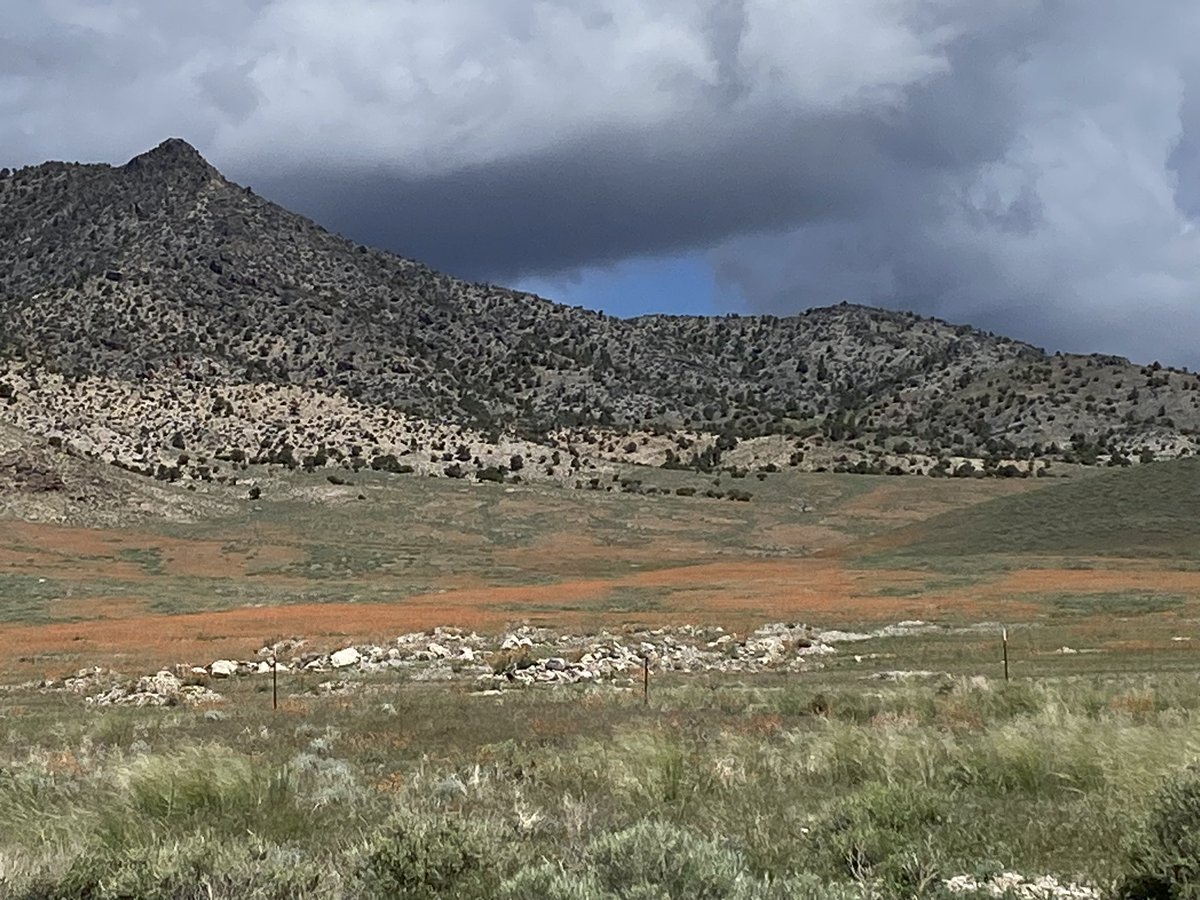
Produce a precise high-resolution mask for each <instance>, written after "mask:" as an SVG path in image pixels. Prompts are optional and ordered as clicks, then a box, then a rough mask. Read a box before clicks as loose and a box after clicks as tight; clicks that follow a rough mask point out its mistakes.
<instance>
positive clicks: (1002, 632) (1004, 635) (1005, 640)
mask: <svg viewBox="0 0 1200 900" xmlns="http://www.w3.org/2000/svg"><path fill="white" fill-rule="evenodd" d="M1000 641H1001V643H1002V644H1003V645H1004V683H1005V684H1008V628H1007V627H1003V628H1001V629H1000Z"/></svg>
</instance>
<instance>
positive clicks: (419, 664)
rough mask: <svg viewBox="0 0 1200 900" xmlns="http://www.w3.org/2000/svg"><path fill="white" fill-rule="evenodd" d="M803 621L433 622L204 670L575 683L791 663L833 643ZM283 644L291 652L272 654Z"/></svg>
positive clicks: (269, 650) (812, 664) (498, 683)
mask: <svg viewBox="0 0 1200 900" xmlns="http://www.w3.org/2000/svg"><path fill="white" fill-rule="evenodd" d="M833 652H834V650H833V648H832V647H831V646H829V645H828V644H827V643H824V642H822V641H820V640H819V639H818V638H817V637H816V635H815V633H814V632H813V631H812V629H810V628H808V627H806V626H803V625H786V624H775V625H766V626H763V627H762V628H759V629H758V630H757V631H755V632H753V633H752V634H750V635H748V636H747V637H746V638H745V639H744V640H738V638H737V637H736V636H735V635H733V634H730V633H728V632H726V631H724V630H723V629H721V628H711V629H707V628H698V627H695V626H689V625H685V626H681V627H678V628H656V629H651V630H641V631H634V632H629V633H622V634H614V633H611V632H608V631H602V632H600V633H599V634H595V635H572V634H558V633H556V632H552V631H549V630H546V629H539V628H528V627H525V628H519V629H517V630H516V631H513V632H511V633H509V634H507V635H505V636H504V637H503V638H501V639H500V640H499V641H495V640H490V641H489V639H488V638H485V637H482V636H480V635H479V634H477V633H476V632H466V631H463V630H461V629H457V628H435V629H433V630H432V631H428V632H414V633H411V634H404V635H401V636H400V637H398V638H396V640H395V641H394V642H393V644H392V645H391V646H387V647H384V646H379V645H360V646H353V647H344V648H342V649H340V650H337V651H336V652H333V653H306V652H303V646H302V643H300V642H295V641H293V642H289V645H288V646H287V647H286V648H285V647H283V646H282V645H275V646H273V647H263V648H262V649H261V650H259V651H258V654H257V658H256V660H255V661H246V662H234V661H232V660H217V661H216V662H214V663H212V664H211V665H210V666H209V667H208V671H209V673H210V674H211V675H213V676H218V674H220V675H221V676H222V677H223V676H226V675H233V674H242V675H246V674H255V673H267V672H270V671H271V662H270V660H272V659H276V660H278V666H279V671H280V672H287V671H306V672H330V671H340V672H346V673H348V672H353V671H359V672H381V671H387V670H404V671H406V672H408V673H409V675H410V677H412V678H414V679H418V680H442V679H446V680H449V679H453V678H473V679H475V681H476V682H477V683H478V686H479V687H480V689H482V690H487V689H496V688H502V687H505V686H509V685H514V684H525V685H529V684H576V683H579V682H597V681H614V680H618V679H621V678H629V677H632V676H633V675H635V674H636V673H637V672H640V671H641V669H642V666H643V664H644V663H645V664H648V665H649V666H650V668H651V669H652V670H653V671H655V672H680V673H694V672H723V673H747V674H750V673H755V672H761V671H766V670H772V671H791V672H799V671H804V670H806V669H812V668H817V667H819V666H820V663H819V662H818V661H817V658H818V657H820V656H822V655H824V654H827V653H833ZM286 653H290V655H291V659H284V658H281V657H282V656H284V655H285V654H286Z"/></svg>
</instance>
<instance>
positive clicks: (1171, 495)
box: [886, 458, 1200, 564]
mask: <svg viewBox="0 0 1200 900" xmlns="http://www.w3.org/2000/svg"><path fill="white" fill-rule="evenodd" d="M1197 509H1200V459H1195V458H1189V459H1178V460H1172V461H1168V462H1159V463H1153V464H1150V465H1143V466H1135V467H1132V468H1129V469H1114V470H1111V471H1105V472H1102V473H1100V474H1097V475H1094V476H1090V477H1086V478H1081V479H1079V480H1072V481H1067V482H1058V483H1054V484H1052V485H1051V486H1049V487H1046V488H1044V489H1040V490H1035V491H1030V492H1027V493H1022V494H1016V495H1013V496H1007V497H999V498H996V499H993V500H988V501H986V502H984V503H980V504H977V505H974V506H970V507H968V508H965V509H958V510H954V511H952V512H948V513H945V514H943V515H941V516H937V517H935V518H933V519H931V520H929V521H928V522H926V523H925V524H924V525H922V526H921V527H920V528H919V529H918V530H917V532H916V535H915V540H914V541H913V542H912V543H911V544H909V545H908V546H906V547H904V548H903V549H901V550H899V551H893V552H890V553H888V554H886V559H887V560H888V561H889V563H892V564H903V563H904V561H905V560H921V559H927V558H938V557H946V556H950V557H957V556H969V555H983V554H1007V555H1013V556H1018V555H1021V554H1043V555H1084V556H1124V557H1143V558H1144V557H1153V558H1175V559H1184V560H1195V559H1196V558H1197V556H1200V516H1197V515H1196V510H1197Z"/></svg>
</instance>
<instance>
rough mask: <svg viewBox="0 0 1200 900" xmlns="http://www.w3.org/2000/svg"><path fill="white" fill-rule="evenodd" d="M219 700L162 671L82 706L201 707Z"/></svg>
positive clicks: (91, 698) (103, 693)
mask: <svg viewBox="0 0 1200 900" xmlns="http://www.w3.org/2000/svg"><path fill="white" fill-rule="evenodd" d="M222 699H223V698H222V697H221V695H220V694H218V693H216V692H215V691H211V690H209V689H208V688H206V687H204V686H203V685H199V684H184V683H183V682H182V681H180V679H179V677H178V676H176V675H175V674H174V673H172V672H170V671H168V670H166V669H162V670H160V671H159V672H156V673H155V674H153V675H144V676H142V677H141V678H139V679H138V680H137V681H136V682H135V683H133V684H127V683H126V684H116V685H113V686H112V687H110V688H109V689H108V690H105V691H101V692H100V693H98V694H93V695H91V696H89V697H87V698H86V699H85V700H84V702H85V703H88V704H90V705H93V706H178V705H181V704H182V705H185V706H200V705H204V704H209V703H218V702H220V701H221V700H222Z"/></svg>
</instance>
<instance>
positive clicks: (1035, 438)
mask: <svg viewBox="0 0 1200 900" xmlns="http://www.w3.org/2000/svg"><path fill="white" fill-rule="evenodd" d="M0 176H2V177H0V344H2V349H3V352H4V353H5V354H6V355H7V356H8V357H9V358H10V363H9V367H10V368H9V372H8V373H7V375H5V374H0V399H7V400H9V401H11V402H12V403H13V404H19V402H20V399H21V397H20V392H19V390H18V387H17V386H16V385H15V384H14V383H13V382H14V377H9V376H13V373H18V374H20V375H21V377H26V376H27V373H29V372H32V373H33V375H34V376H36V375H37V373H38V372H42V371H46V370H50V371H53V372H55V373H58V374H61V375H64V376H67V378H68V380H70V379H75V378H83V377H91V378H103V379H112V380H115V381H119V382H121V383H123V384H135V385H136V384H141V383H144V382H153V383H156V384H159V383H166V384H168V385H175V384H179V383H181V382H193V383H195V382H200V383H203V384H205V385H207V386H209V387H214V386H219V385H224V384H237V385H253V384H277V385H279V384H282V385H291V386H294V387H297V388H300V389H303V390H311V391H314V392H318V393H323V394H339V395H344V396H346V397H348V398H350V399H352V400H354V401H355V402H357V403H359V404H361V405H363V406H365V407H383V408H388V409H392V410H397V411H400V412H403V413H405V414H407V415H409V416H412V417H416V418H423V419H429V420H433V421H438V422H452V423H455V424H458V425H463V426H470V427H472V428H474V429H477V430H479V431H481V432H482V433H483V434H484V435H485V436H487V435H489V434H490V435H492V436H493V438H494V437H495V436H496V435H497V434H498V433H500V432H505V431H508V432H516V433H520V434H522V435H524V436H525V437H526V438H527V439H530V440H535V441H539V442H545V441H547V440H548V439H547V437H546V436H547V435H550V434H556V433H557V434H561V433H562V431H563V429H568V430H570V429H581V430H583V431H584V432H597V433H600V434H602V435H603V434H609V435H616V436H618V437H619V436H621V435H627V434H629V435H633V436H634V437H635V438H637V439H639V440H640V439H641V438H643V437H645V438H649V437H652V436H662V435H668V436H669V435H672V434H676V433H681V432H685V431H686V432H688V433H699V434H701V435H707V436H708V437H707V438H704V439H702V440H699V441H691V442H685V444H684V445H679V446H675V447H672V448H671V450H672V454H673V456H672V457H670V458H668V457H667V456H666V454H665V452H660V453H659V454H657V457H656V459H655V462H656V464H660V463H661V462H669V463H671V464H681V465H700V466H703V467H708V468H711V467H714V466H717V465H720V464H721V462H722V454H723V453H726V452H727V451H728V450H730V449H732V448H733V447H735V446H737V445H738V443H739V442H740V441H745V440H746V439H749V438H755V437H760V438H761V437H763V436H779V437H781V438H783V439H785V440H786V441H787V444H786V445H779V446H776V447H775V449H774V450H773V451H772V453H771V454H766V455H763V454H759V455H754V454H751V455H750V458H749V459H748V460H747V462H748V463H749V464H751V465H753V464H761V465H777V466H778V465H790V466H795V467H799V468H802V469H828V470H835V471H859V472H864V471H865V472H894V473H896V474H901V473H908V472H919V473H923V474H930V473H931V474H938V475H952V474H960V475H966V474H972V473H973V472H975V471H983V472H985V473H987V474H1005V475H1018V474H1026V473H1028V472H1029V471H1031V470H1032V468H1034V467H1033V466H1032V465H1031V463H1030V461H1031V460H1060V459H1061V460H1067V461H1077V462H1082V463H1085V464H1095V463H1110V462H1111V463H1113V464H1118V465H1120V464H1126V463H1131V462H1137V461H1141V460H1144V459H1150V458H1152V457H1156V456H1157V457H1161V456H1176V455H1180V454H1184V453H1189V452H1191V451H1192V450H1193V449H1194V448H1195V446H1196V434H1197V429H1198V428H1200V391H1198V390H1197V388H1198V386H1200V380H1198V379H1197V377H1196V376H1195V375H1193V374H1190V373H1186V372H1182V371H1170V370H1167V369H1164V368H1162V367H1161V366H1159V365H1157V364H1152V365H1148V366H1138V365H1132V364H1130V363H1128V362H1127V361H1125V360H1123V359H1118V358H1112V357H1099V356H1088V357H1085V356H1053V357H1051V356H1048V355H1047V354H1045V353H1044V352H1042V351H1041V350H1038V349H1037V348H1034V347H1031V346H1028V345H1026V344H1021V343H1019V342H1016V341H1012V340H1008V339H1006V338H1002V337H998V336H995V335H992V334H988V333H983V332H980V331H977V330H974V329H972V328H970V327H967V326H964V325H950V324H947V323H945V322H941V321H938V320H935V319H925V318H921V317H918V316H915V315H911V314H907V313H900V312H892V311H887V310H880V309H870V308H865V307H859V306H853V305H848V304H841V305H838V306H831V307H825V308H819V309H811V310H808V311H807V312H804V313H802V314H799V315H796V316H789V317H782V318H780V317H774V316H727V317H718V318H712V317H689V316H645V317H642V318H638V319H633V320H621V319H616V318H613V317H611V316H605V315H602V314H600V313H597V312H592V311H588V310H583V309H579V308H573V307H567V306H563V305H559V304H556V303H552V302H550V301H548V300H545V299H542V298H540V297H536V296H533V295H529V294H524V293H521V292H517V291H512V290H508V289H506V288H502V287H496V286H493V285H485V284H472V283H467V282H464V281H461V280H458V279H455V278H453V277H450V276H448V275H445V274H441V273H438V272H435V271H433V270H431V269H429V268H427V267H426V266H423V265H421V264H420V263H417V262H414V261H411V260H407V259H403V258H401V257H398V256H394V255H391V254H389V253H384V252H381V251H378V250H374V249H371V248H368V247H364V246H361V245H358V244H356V243H353V242H351V241H348V240H344V239H343V238H340V237H338V236H336V235H332V234H330V233H328V232H326V231H324V230H323V229H321V228H320V227H319V226H318V225H316V224H314V223H312V222H310V221H308V220H307V219H304V218H303V217H301V216H298V215H295V214H293V213H290V212H288V211H287V210H284V209H282V208H280V207H278V206H276V205H274V204H272V203H270V202H268V201H267V200H265V199H263V198H261V197H258V196H256V195H255V194H254V193H253V192H252V191H251V190H250V189H248V188H244V187H240V186H238V185H236V184H233V183H231V182H229V181H228V180H226V179H225V178H223V177H222V176H221V174H220V173H219V172H218V171H217V170H216V169H214V168H213V167H212V166H210V165H209V164H208V163H207V162H206V161H205V160H204V159H203V158H202V157H201V156H200V155H199V154H198V153H197V152H196V151H195V149H194V148H192V147H191V146H189V145H188V144H186V143H185V142H183V141H180V140H177V139H173V140H169V141H166V142H164V143H163V144H162V145H160V146H159V147H158V148H156V149H154V150H152V151H150V152H148V153H145V154H143V155H141V156H138V157H136V158H135V159H133V160H131V161H130V162H129V163H127V164H126V165H124V166H120V167H113V166H108V165H81V164H73V163H45V164H43V165H40V166H34V167H28V168H24V169H21V170H18V171H16V172H8V171H7V170H3V171H2V172H0ZM121 390H126V388H121ZM14 415H15V413H14ZM21 424H23V425H25V426H26V427H30V428H31V429H33V430H41V431H44V426H38V425H37V423H36V422H34V421H33V420H32V419H31V418H28V417H27V418H26V419H25V420H21ZM144 424H145V423H142V422H135V423H131V425H130V428H129V429H122V428H117V429H115V430H116V431H118V432H121V431H123V430H124V431H129V430H132V431H133V432H134V433H137V432H138V431H140V429H141V428H142V426H143V425H144ZM106 427H110V426H106ZM68 437H69V435H68ZM167 437H168V438H169V437H170V435H168V436H167ZM155 440H156V435H153V434H152V435H148V436H146V440H145V441H144V443H148V444H151V445H154V441H155ZM493 442H494V440H493ZM609 442H610V443H616V438H610V439H609ZM344 443H345V444H346V446H341V445H339V446H338V449H339V451H341V452H342V453H343V454H348V453H349V444H350V443H352V441H350V440H347V441H345V442H344ZM624 445H625V442H624V441H621V442H620V444H619V446H620V447H621V448H622V450H621V451H620V452H624V449H623V448H624ZM155 446H156V445H155ZM238 449H240V450H241V451H243V452H246V453H250V454H252V455H255V454H256V453H257V450H258V448H251V447H242V448H238ZM425 449H428V448H425ZM613 452H614V453H616V452H618V451H615V450H614V451H613ZM110 455H111V456H114V457H115V456H118V455H120V454H118V453H116V452H115V451H111V452H110ZM331 455H332V454H328V453H327V454H326V456H331ZM126 456H128V454H126ZM126 456H122V459H123V461H125V462H127V463H129V464H131V465H140V466H144V465H149V467H150V468H151V469H154V470H157V466H158V465H159V464H162V465H164V466H166V467H167V468H168V469H169V468H170V465H168V464H167V463H168V462H169V460H168V459H167V458H165V457H164V458H155V459H154V460H151V461H148V462H144V463H137V462H136V461H135V460H132V459H129V458H126Z"/></svg>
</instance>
